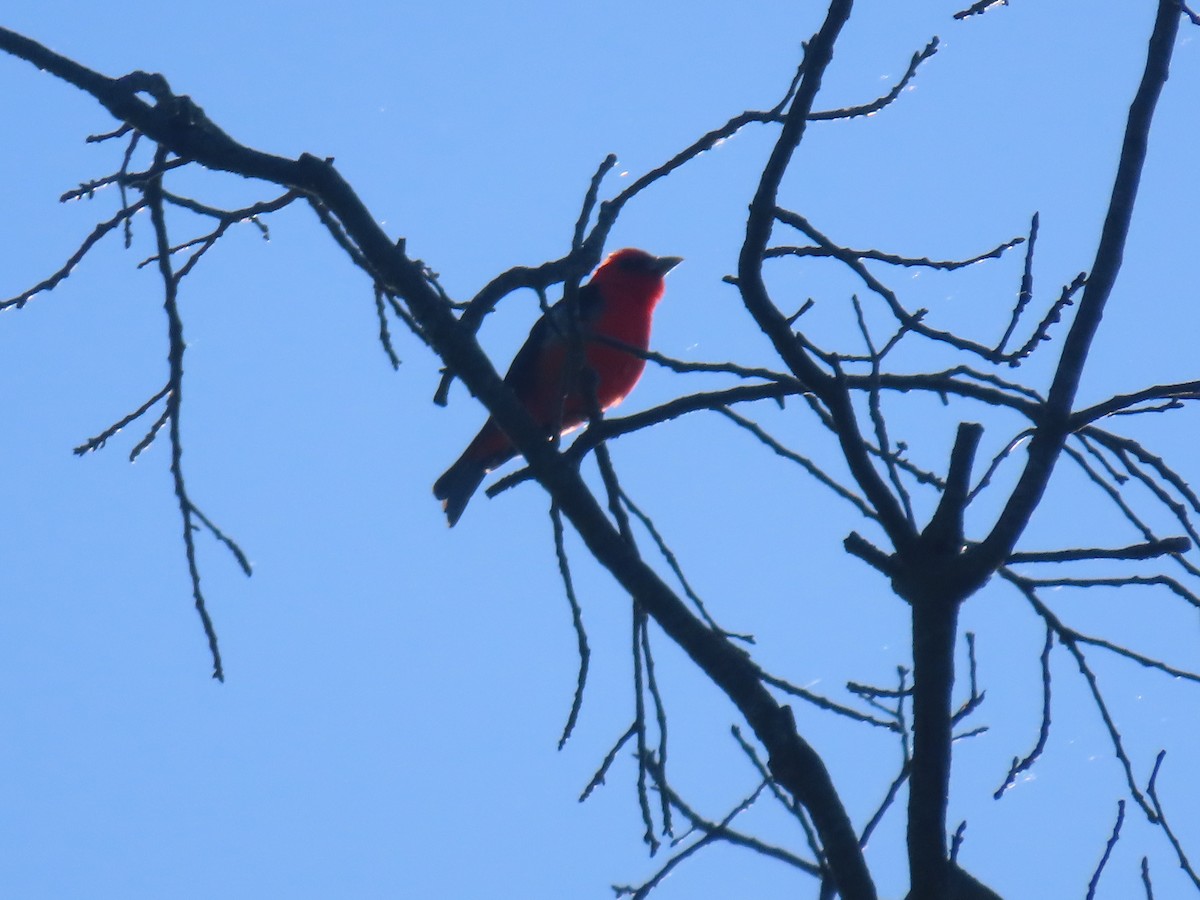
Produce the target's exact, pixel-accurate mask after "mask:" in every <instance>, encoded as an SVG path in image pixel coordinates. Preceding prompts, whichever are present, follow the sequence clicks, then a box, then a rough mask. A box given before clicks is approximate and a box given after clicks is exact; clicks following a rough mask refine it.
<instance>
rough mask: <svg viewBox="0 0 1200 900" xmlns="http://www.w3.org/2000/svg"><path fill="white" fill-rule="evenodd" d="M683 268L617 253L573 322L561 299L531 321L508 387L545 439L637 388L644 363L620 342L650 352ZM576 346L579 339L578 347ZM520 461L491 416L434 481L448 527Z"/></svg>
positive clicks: (669, 259) (673, 259)
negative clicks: (668, 290) (667, 287)
mask: <svg viewBox="0 0 1200 900" xmlns="http://www.w3.org/2000/svg"><path fill="white" fill-rule="evenodd" d="M680 262H682V259H681V258H680V257H678V256H651V255H650V254H649V253H646V252H645V251H644V250H634V249H625V250H618V251H617V252H616V253H613V254H612V255H611V256H609V257H608V259H606V260H605V261H604V263H603V264H602V265H601V266H600V268H598V269H597V270H596V272H595V274H593V275H592V278H591V280H590V281H589V282H588V283H587V284H585V285H583V286H582V287H581V288H580V289H579V295H578V297H577V306H576V309H577V313H578V315H577V320H576V322H574V323H572V322H571V321H570V319H569V318H568V317H569V315H570V312H569V310H568V309H567V307H566V305H565V304H564V303H563V302H561V301H560V302H559V303H556V304H555V305H554V306H552V307H551V308H550V309H549V310H548V311H547V312H546V313H545V314H544V315H543V316H542V317H541V318H540V319H538V320H537V322H536V323H534V326H533V329H532V330H531V331H530V332H529V337H528V338H526V339H525V343H524V345H523V346H522V347H521V349H520V350H519V351H518V352H517V355H516V356H515V357H514V358H513V361H512V365H511V366H510V367H509V369H508V374H507V375H505V376H504V381H505V383H506V384H507V385H508V386H509V387H510V388H512V390H513V392H514V393H515V394H516V395H517V399H518V400H519V401H521V404H522V405H523V406H524V407H525V410H526V411H527V412H528V413H529V415H530V416H532V417H533V420H534V421H535V422H536V423H537V424H538V425H540V426H541V427H542V428H544V429H545V431H546V436H547V438H553V437H555V435H556V434H566V433H567V432H568V431H571V430H572V429H575V428H578V427H579V426H580V425H581V424H583V422H584V421H585V420H586V419H587V418H588V416H589V415H590V412H591V408H592V396H591V395H592V393H593V392H594V396H595V401H596V403H597V404H598V405H599V407H600V409H602V410H603V409H611V408H612V407H614V406H616V405H617V404H618V403H620V402H621V401H622V400H624V399H625V397H626V395H628V393H629V392H630V391H631V390H633V386H634V385H635V384H637V382H638V379H639V378H641V376H642V369H643V368H645V365H646V361H645V359H643V358H642V357H640V356H635V355H634V354H633V353H630V352H628V351H627V350H622V349H621V348H620V346H619V345H618V344H628V345H629V346H631V347H636V348H638V349H639V350H645V349H647V348H648V347H649V344H650V321H651V318H652V317H653V315H654V307H655V306H656V305H657V304H658V301H659V300H660V299H662V295H663V287H664V285H663V276H664V275H666V274H667V273H668V272H669V271H671V269H673V268H675V266H677V265H679V263H680ZM597 338H607V339H609V341H604V340H597ZM574 341H579V344H578V345H576V347H575V348H573V347H572V344H573V342H574ZM579 348H581V350H582V352H580V349H579ZM572 357H574V361H573V362H572ZM569 368H570V369H571V371H568V369H569ZM591 373H594V374H591ZM516 455H517V450H516V448H515V447H513V445H512V441H510V440H509V439H508V435H506V434H505V433H504V432H503V431H501V430H500V426H499V425H497V424H496V423H495V422H494V421H493V420H492V419H490V418H489V419H488V420H487V422H486V423H485V424H484V426H483V428H482V429H481V430H480V432H479V434H477V435H476V436H475V439H474V440H473V441H471V443H470V444H469V445H468V446H467V449H466V450H465V451H464V452H463V455H462V456H460V457H459V458H458V461H457V462H455V463H454V465H452V466H451V467H450V468H449V469H447V470H446V472H445V474H444V475H442V477H441V478H439V479H438V480H437V481H436V482H434V485H433V494H434V496H435V497H437V498H438V499H439V500H441V501H442V508H443V509H444V510H445V511H446V518H447V519H448V520H449V522H450V525H451V526H453V525H454V523H455V522H457V521H458V519H459V517H460V516H461V515H462V513H463V510H464V509H466V506H467V502H468V501H469V500H470V499H471V495H472V494H474V493H475V490H476V489H477V488H478V487H479V485H480V483H481V482H482V481H483V477H484V476H485V475H486V474H487V473H488V472H490V471H492V470H493V469H495V468H497V467H498V466H501V465H503V464H504V463H506V462H508V460H510V459H512V458H513V457H514V456H516Z"/></svg>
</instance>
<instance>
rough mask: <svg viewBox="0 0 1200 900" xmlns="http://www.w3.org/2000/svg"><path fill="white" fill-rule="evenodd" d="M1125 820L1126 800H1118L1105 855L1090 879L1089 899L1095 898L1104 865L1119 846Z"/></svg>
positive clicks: (1105, 846) (1105, 847)
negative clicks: (1115, 818)
mask: <svg viewBox="0 0 1200 900" xmlns="http://www.w3.org/2000/svg"><path fill="white" fill-rule="evenodd" d="M1124 821H1125V801H1124V800H1118V801H1117V821H1116V822H1115V823H1114V824H1113V830H1112V834H1111V835H1109V838H1108V842H1107V843H1106V844H1105V845H1104V855H1103V856H1101V857H1100V862H1098V863H1097V864H1096V871H1094V872H1093V873H1092V877H1091V880H1090V881H1088V889H1087V900H1093V898H1094V897H1095V896H1096V887H1097V885H1099V884H1100V876H1101V875H1103V874H1104V867H1105V865H1107V864H1108V858H1109V857H1110V856H1112V852H1113V848H1115V847H1116V846H1117V841H1118V840H1119V839H1120V837H1121V823H1123V822H1124Z"/></svg>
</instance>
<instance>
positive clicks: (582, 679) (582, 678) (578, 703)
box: [550, 503, 592, 750]
mask: <svg viewBox="0 0 1200 900" xmlns="http://www.w3.org/2000/svg"><path fill="white" fill-rule="evenodd" d="M550 521H551V523H552V524H553V526H554V554H555V556H556V557H557V559H558V572H559V575H561V576H562V582H563V591H564V592H565V593H566V596H567V603H568V604H570V606H571V624H572V626H573V627H574V629H575V642H576V646H577V648H578V651H579V674H578V675H577V676H576V678H575V696H574V698H573V699H572V700H571V712H570V713H569V714H568V715H567V724H566V725H565V726H564V727H563V732H562V737H560V738H559V739H558V749H559V750H561V749H562V748H563V747H565V746H566V743H567V740H568V739H569V738H570V737H571V732H573V731H574V730H575V723H576V722H577V721H578V720H579V711H580V710H581V709H582V708H583V690H584V687H585V686H586V685H587V675H588V662H589V661H590V660H591V657H592V651H591V649H590V648H589V647H588V639H587V631H586V630H585V629H584V627H583V608H582V607H581V606H580V605H579V598H578V597H577V596H576V595H575V583H574V581H573V579H572V578H571V564H570V562H569V561H568V559H567V549H566V546H565V544H564V542H563V524H562V513H560V512H559V511H558V507H557V506H555V505H554V504H553V503H552V504H551V505H550Z"/></svg>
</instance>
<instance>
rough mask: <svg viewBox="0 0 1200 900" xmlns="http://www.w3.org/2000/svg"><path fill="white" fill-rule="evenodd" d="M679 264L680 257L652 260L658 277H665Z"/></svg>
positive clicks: (681, 260)
mask: <svg viewBox="0 0 1200 900" xmlns="http://www.w3.org/2000/svg"><path fill="white" fill-rule="evenodd" d="M681 262H683V257H682V256H660V257H658V258H657V259H655V260H654V271H655V272H657V273H658V274H659V275H666V274H667V273H668V272H670V271H671V270H672V269H673V268H675V267H676V266H677V265H679V264H680V263H681Z"/></svg>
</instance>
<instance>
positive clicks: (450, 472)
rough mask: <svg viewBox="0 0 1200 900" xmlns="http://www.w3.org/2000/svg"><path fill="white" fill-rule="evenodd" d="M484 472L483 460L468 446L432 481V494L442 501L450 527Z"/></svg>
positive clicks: (459, 514)
mask: <svg viewBox="0 0 1200 900" xmlns="http://www.w3.org/2000/svg"><path fill="white" fill-rule="evenodd" d="M486 474H487V468H486V467H485V466H484V464H483V462H482V461H481V460H480V459H479V457H478V456H477V455H474V454H472V452H471V449H470V448H468V449H467V452H466V453H464V454H463V455H462V456H460V457H459V458H458V461H457V462H456V463H455V464H454V465H452V466H451V467H450V468H449V469H447V470H446V472H445V474H443V475H442V477H441V478H439V479H438V480H437V481H435V482H434V483H433V496H435V497H437V498H438V499H439V500H441V501H442V509H444V510H445V511H446V519H447V520H448V521H449V523H450V527H451V528H453V527H454V523H455V522H457V521H458V519H459V517H460V516H461V515H462V514H463V510H464V509H466V508H467V503H468V502H469V501H470V499H471V495H472V494H474V493H475V491H476V489H477V488H478V487H479V485H480V484H481V483H482V481H483V476H484V475H486Z"/></svg>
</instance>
